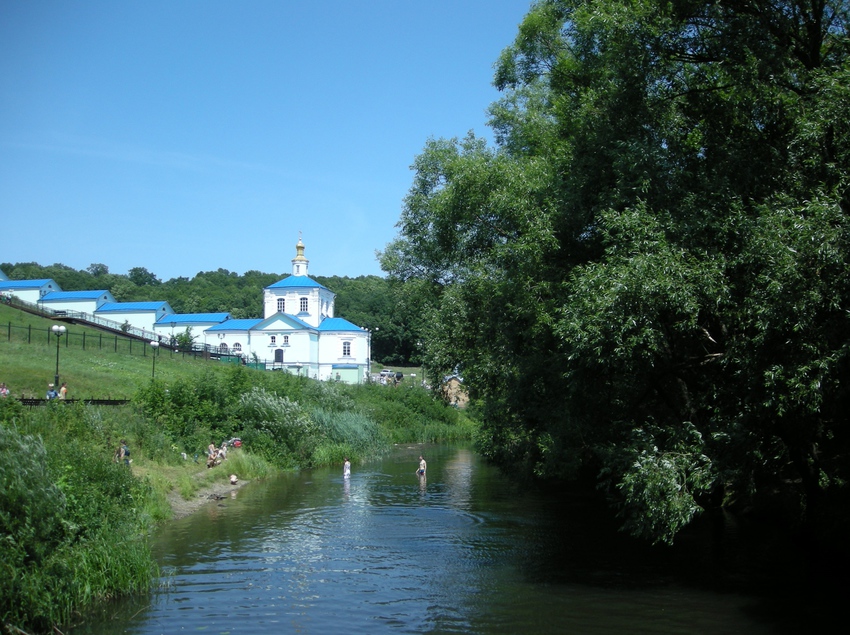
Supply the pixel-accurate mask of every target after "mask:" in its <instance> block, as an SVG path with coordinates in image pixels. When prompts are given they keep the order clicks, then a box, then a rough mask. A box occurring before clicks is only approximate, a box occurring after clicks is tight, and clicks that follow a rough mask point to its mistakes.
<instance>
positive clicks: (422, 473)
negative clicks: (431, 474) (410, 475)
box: [416, 455, 428, 476]
mask: <svg viewBox="0 0 850 635" xmlns="http://www.w3.org/2000/svg"><path fill="white" fill-rule="evenodd" d="M427 467H428V465H427V463H425V459H424V458H422V455H420V456H419V469H418V470H416V473H417V474H418V475H419V476H425V470H426V469H427Z"/></svg>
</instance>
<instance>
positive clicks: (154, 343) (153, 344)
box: [151, 340, 159, 381]
mask: <svg viewBox="0 0 850 635" xmlns="http://www.w3.org/2000/svg"><path fill="white" fill-rule="evenodd" d="M151 348H153V354H152V355H151V357H153V368H152V369H151V381H153V380H154V379H156V354H157V353H158V352H159V342H157V341H155V340H153V341H151Z"/></svg>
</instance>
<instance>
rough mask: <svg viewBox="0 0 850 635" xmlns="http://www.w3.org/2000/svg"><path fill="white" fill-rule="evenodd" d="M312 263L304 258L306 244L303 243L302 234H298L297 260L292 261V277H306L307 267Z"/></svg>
mask: <svg viewBox="0 0 850 635" xmlns="http://www.w3.org/2000/svg"><path fill="white" fill-rule="evenodd" d="M309 264H310V261H309V260H307V259H306V258H305V257H304V243H303V242H301V232H298V244H297V245H295V258H293V259H292V275H293V276H306V275H307V265H309Z"/></svg>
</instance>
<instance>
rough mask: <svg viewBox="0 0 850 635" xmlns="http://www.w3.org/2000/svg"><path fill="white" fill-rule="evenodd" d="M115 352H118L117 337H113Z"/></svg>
mask: <svg viewBox="0 0 850 635" xmlns="http://www.w3.org/2000/svg"><path fill="white" fill-rule="evenodd" d="M115 352H116V353H117V352H118V336H117V335H116V336H115Z"/></svg>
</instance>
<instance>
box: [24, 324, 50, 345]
mask: <svg viewBox="0 0 850 635" xmlns="http://www.w3.org/2000/svg"><path fill="white" fill-rule="evenodd" d="M48 330H49V329H48ZM27 344H32V324H27Z"/></svg>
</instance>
